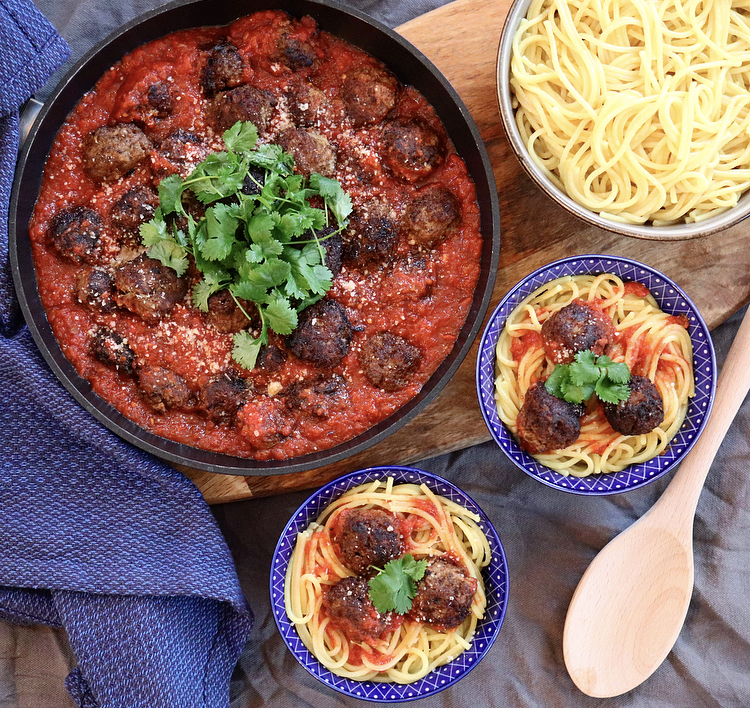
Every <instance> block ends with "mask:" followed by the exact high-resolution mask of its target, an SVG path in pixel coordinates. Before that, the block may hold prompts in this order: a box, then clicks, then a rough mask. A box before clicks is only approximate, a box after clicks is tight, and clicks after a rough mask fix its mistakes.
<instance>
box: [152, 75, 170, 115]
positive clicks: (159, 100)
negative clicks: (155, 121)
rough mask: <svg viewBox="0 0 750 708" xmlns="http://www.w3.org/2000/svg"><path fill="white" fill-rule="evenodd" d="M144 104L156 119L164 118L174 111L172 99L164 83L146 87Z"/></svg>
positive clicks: (160, 82) (167, 86) (167, 85)
mask: <svg viewBox="0 0 750 708" xmlns="http://www.w3.org/2000/svg"><path fill="white" fill-rule="evenodd" d="M146 103H147V104H148V107H149V109H150V110H151V111H152V113H153V114H154V116H155V117H156V118H166V117H167V116H168V115H169V114H170V113H171V112H172V111H173V110H174V99H173V98H172V94H171V93H170V91H169V84H167V82H166V81H159V82H158V83H155V84H152V85H151V86H149V87H148V92H147V93H146Z"/></svg>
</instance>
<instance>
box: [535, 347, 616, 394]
mask: <svg viewBox="0 0 750 708" xmlns="http://www.w3.org/2000/svg"><path fill="white" fill-rule="evenodd" d="M628 381H630V371H629V369H628V366H627V364H624V363H619V362H618V363H615V362H613V361H612V359H610V358H609V357H608V356H606V355H602V356H599V357H596V356H595V355H594V353H593V352H592V351H582V352H578V353H577V354H576V356H575V361H573V362H572V363H570V364H558V365H557V366H556V367H555V368H554V369H553V370H552V374H550V377H549V378H548V379H547V381H545V383H544V387H545V388H546V389H547V391H549V393H551V394H552V395H553V396H557V398H562V399H563V400H564V401H568V402H569V403H583V402H584V401H587V400H588V399H589V398H591V396H592V395H593V394H594V392H596V395H597V396H599V398H600V399H601V400H602V401H604V402H606V403H619V402H620V401H626V400H627V399H628V397H629V396H630V386H628Z"/></svg>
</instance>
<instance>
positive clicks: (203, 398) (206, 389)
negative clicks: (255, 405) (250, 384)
mask: <svg viewBox="0 0 750 708" xmlns="http://www.w3.org/2000/svg"><path fill="white" fill-rule="evenodd" d="M246 398H247V385H246V383H245V379H243V378H241V377H240V376H237V375H236V374H235V373H233V372H227V373H223V374H219V375H218V376H216V377H214V378H212V379H211V380H210V381H209V382H208V383H207V384H206V385H205V386H203V387H202V388H201V390H200V392H199V394H198V405H199V406H200V409H201V410H202V411H203V412H204V413H205V414H206V415H207V416H208V417H209V419H210V420H212V421H213V422H214V423H216V424H217V425H221V424H225V425H233V424H234V422H235V420H236V418H237V412H238V411H239V410H240V409H241V408H242V406H244V405H245V401H246Z"/></svg>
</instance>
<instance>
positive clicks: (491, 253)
mask: <svg viewBox="0 0 750 708" xmlns="http://www.w3.org/2000/svg"><path fill="white" fill-rule="evenodd" d="M264 9H281V10H285V11H287V12H288V13H289V14H291V15H293V16H296V17H301V16H302V15H311V16H312V17H314V18H315V19H316V20H317V22H318V24H319V25H320V27H321V29H323V30H326V31H328V32H331V33H332V34H335V35H338V36H339V37H341V38H343V39H345V40H346V41H348V42H350V43H351V44H354V45H356V46H358V47H360V48H361V49H363V50H364V51H366V52H368V53H369V54H371V55H373V56H374V57H376V58H377V59H380V60H381V61H382V62H384V63H385V64H386V65H387V66H388V67H389V68H390V69H391V71H393V72H394V73H395V74H396V75H397V76H398V78H399V79H400V80H401V81H402V82H403V83H404V84H410V85H412V86H414V87H415V88H417V89H418V90H419V91H420V92H421V93H422V94H423V95H424V96H425V98H426V99H427V100H428V101H429V102H430V103H431V104H432V105H433V107H434V108H435V109H436V110H437V112H438V114H439V115H440V118H441V119H442V121H443V124H444V125H445V128H446V130H447V131H448V134H449V135H450V137H451V140H452V141H453V143H454V145H455V146H456V149H457V151H458V153H459V154H460V155H461V156H462V157H463V159H464V160H465V162H466V165H467V167H468V169H469V172H470V174H471V176H472V178H473V180H474V183H475V184H476V189H477V197H478V201H479V207H480V210H481V228H482V233H483V235H484V243H483V250H482V265H481V271H480V275H479V282H478V283H477V287H476V291H475V293H474V300H473V302H472V306H471V309H470V310H469V314H468V317H467V318H466V322H465V323H464V326H463V328H462V329H461V332H460V334H459V336H458V339H457V340H456V343H455V345H454V347H453V350H452V351H451V352H450V354H449V355H448V356H447V357H446V359H445V360H444V361H443V363H442V364H441V366H440V367H439V368H438V369H437V371H435V373H434V374H433V375H432V377H431V378H430V379H429V381H428V382H427V383H426V384H425V385H424V387H423V388H422V390H421V392H420V393H419V394H418V395H417V396H416V397H415V398H413V399H412V400H411V401H409V402H408V403H406V404H405V405H404V406H403V407H402V408H400V409H399V410H398V411H397V412H396V413H394V414H393V415H392V416H390V417H389V418H387V419H386V420H384V421H382V422H381V423H379V424H378V425H376V426H374V427H372V428H370V429H369V430H367V431H365V432H364V433H362V434H361V435H358V436H357V437H355V438H353V439H351V440H349V441H347V442H345V443H342V444H341V445H337V446H336V447H333V448H330V449H328V450H324V451H321V452H316V453H312V454H309V455H304V456H301V457H296V458H293V459H291V460H285V461H268V462H257V461H255V460H248V459H243V458H237V457H232V456H229V455H222V454H217V453H213V452H207V451H205V450H199V449H197V448H193V447H189V446H187V445H183V444H181V443H176V442H172V441H171V440H166V439H164V438H162V437H159V436H157V435H154V434H153V433H150V432H148V431H146V430H144V429H143V428H141V427H139V426H137V425H135V424H134V423H132V422H131V421H130V420H128V419H127V418H125V417H124V416H123V415H122V414H121V413H119V412H118V411H117V410H116V409H114V408H113V407H112V406H110V405H109V404H108V403H106V402H105V401H104V400H102V399H101V398H99V396H97V395H96V394H95V393H94V392H93V391H92V390H91V386H90V385H89V383H88V382H87V381H86V380H85V379H83V378H81V377H80V376H79V375H78V373H77V372H76V371H75V369H74V368H73V366H72V365H71V364H70V362H69V361H68V360H67V359H66V358H65V356H64V355H63V353H62V351H61V349H60V347H59V345H58V343H57V340H56V339H55V336H54V335H53V333H52V330H51V328H50V326H49V323H48V322H47V316H46V314H45V311H44V308H43V307H42V303H41V301H40V299H39V293H38V291H37V286H36V274H35V271H34V264H33V261H32V256H31V244H30V241H29V237H28V224H29V220H30V218H31V215H32V211H33V208H34V203H35V201H36V199H37V196H38V194H39V188H40V184H41V179H42V172H43V170H44V163H45V161H46V159H47V155H48V153H49V151H50V148H51V146H52V143H53V141H54V139H55V136H56V134H57V131H58V130H59V128H60V126H61V125H62V123H63V122H64V121H65V119H66V117H67V116H68V114H69V113H70V111H71V110H72V109H73V107H74V106H75V105H76V104H77V103H78V101H79V100H80V98H81V96H82V95H83V94H84V93H85V92H86V91H88V90H90V89H91V88H92V87H93V86H94V84H95V83H96V81H97V80H98V79H99V78H100V77H101V76H102V74H104V72H105V71H106V70H107V69H109V68H110V67H111V66H112V65H113V64H115V63H116V62H117V61H119V60H120V59H121V58H122V56H123V55H125V54H127V53H128V52H130V51H132V50H133V49H135V48H136V47H137V46H139V45H141V44H145V43H146V42H150V41H151V40H153V39H157V38H158V37H161V36H163V35H165V34H168V33H170V32H173V31H175V30H179V29H187V28H190V27H200V26H205V25H224V24H228V23H229V22H231V21H233V20H235V19H237V18H238V17H242V16H244V15H248V14H251V13H253V12H255V11H257V10H264ZM9 227H10V228H9V231H10V258H11V267H12V270H13V277H14V282H15V286H16V291H17V294H18V298H19V300H20V303H21V308H22V310H23V313H24V316H25V318H26V322H27V323H28V326H29V329H30V331H31V334H32V335H33V337H34V340H35V341H36V343H37V345H38V346H39V348H40V350H41V352H42V354H43V355H44V358H45V359H46V361H47V363H48V364H49V365H50V367H52V370H53V371H54V372H55V374H56V375H57V377H58V378H59V379H60V381H61V382H62V383H63V385H64V386H65V387H66V388H67V389H68V390H69V391H70V392H71V393H72V394H73V396H74V397H75V398H76V400H77V401H78V402H79V403H80V404H81V405H82V406H83V407H84V408H86V410H88V411H89V412H90V413H92V414H93V415H94V416H95V417H96V418H98V419H99V420H100V421H101V422H102V423H104V425H106V426H107V427H108V428H109V429H110V430H112V431H113V432H115V433H117V434H118V435H120V436H121V437H123V438H125V439H126V440H128V441H129V442H131V443H133V444H134V445H137V446H138V447H140V448H142V449H144V450H146V451H148V452H151V453H153V454H154V455H157V456H158V457H162V458H164V459H166V460H168V461H170V462H176V463H180V464H183V465H187V466H189V467H196V468H199V469H203V470H207V471H209V472H220V473H224V474H241V475H275V474H283V473H287V472H298V471H301V470H306V469H312V468H315V467H321V466H323V465H327V464H330V463H333V462H336V461H337V460H341V459H343V458H345V457H348V456H350V455H353V454H354V453H357V452H360V451H361V450H364V449H365V448H367V447H369V446H371V445H374V444H375V443H377V442H379V441H381V440H383V438H385V437H386V436H388V435H390V434H391V433H393V432H394V431H395V430H397V429H398V428H400V427H401V426H402V425H404V424H405V423H406V422H407V421H408V420H410V419H411V418H413V417H414V416H415V415H416V414H417V413H418V412H419V411H421V410H422V409H423V408H424V407H425V406H426V405H427V404H428V403H429V402H430V401H431V400H432V399H433V398H435V396H436V395H437V394H438V392H439V391H440V390H441V389H442V388H443V386H444V385H445V384H446V383H447V382H448V380H449V379H450V378H451V376H452V375H453V373H454V372H455V371H456V369H457V368H458V366H459V364H460V363H461V361H462V360H463V359H464V357H465V356H466V354H467V352H468V351H469V348H470V346H471V344H472V342H473V341H474V338H475V336H476V334H477V332H478V330H479V327H480V326H481V324H482V319H483V317H484V314H485V312H486V310H487V307H488V305H489V301H490V296H491V294H492V288H493V285H494V282H495V275H496V270H497V263H498V255H499V250H500V214H499V208H498V199H497V188H496V186H495V181H494V177H493V174H492V168H491V166H490V162H489V158H488V157H487V153H486V151H485V148H484V144H483V143H482V139H481V137H480V135H479V131H478V130H477V127H476V125H475V124H474V121H473V120H472V118H471V116H470V115H469V112H468V111H467V109H466V106H464V104H463V102H462V101H461V99H460V98H459V97H458V94H457V93H456V92H455V91H454V90H453V88H452V87H451V86H450V84H449V83H448V82H447V81H446V79H445V78H444V77H443V76H442V74H441V73H440V72H439V71H438V70H437V68H436V67H435V66H434V65H433V64H432V63H431V62H430V61H429V60H428V59H427V58H426V57H425V56H424V55H423V54H422V53H421V52H419V51H418V50H417V49H415V48H414V47H413V46H412V45H411V44H409V43H408V42H407V41H406V40H405V39H403V38H402V37H401V36H400V35H398V34H397V33H396V32H394V31H392V30H390V29H389V28H387V27H386V26H385V25H383V24H381V23H379V22H377V21H375V20H373V19H370V18H369V17H367V16H366V15H363V14H361V13H359V12H356V11H354V10H351V9H349V8H346V7H343V6H341V5H337V4H334V3H330V4H325V5H323V4H320V3H317V2H310V1H308V0H276V1H275V2H274V1H273V0H269V1H266V0H254V1H251V2H248V0H223V1H222V2H216V0H194V1H193V2H181V1H178V2H174V3H171V4H169V5H166V6H164V7H162V8H160V9H158V10H154V11H152V12H149V13H147V14H145V15H142V16H141V17H139V18H136V19H135V20H133V21H132V22H129V23H128V24H126V25H124V26H123V27H122V28H120V29H119V30H118V31H116V32H115V33H114V34H112V35H110V36H109V37H108V38H107V39H105V40H104V41H102V42H101V43H100V44H98V45H97V46H95V47H94V48H93V49H92V50H91V51H89V52H88V53H87V54H86V55H85V56H84V57H82V58H81V60H80V61H79V62H78V63H77V64H76V65H75V66H74V67H73V68H72V69H71V70H70V71H69V72H68V74H67V75H66V76H65V77H64V78H63V79H62V81H61V82H60V84H59V85H58V86H57V88H56V89H55V91H54V92H53V93H52V95H51V96H50V98H49V100H48V101H47V102H46V104H45V105H44V107H43V108H42V110H41V112H40V113H39V115H38V117H37V119H36V121H35V122H34V125H33V126H32V128H31V130H30V132H29V135H28V138H27V140H26V143H25V145H24V148H23V151H22V153H21V155H20V158H19V162H18V168H17V172H16V179H15V183H14V185H13V193H12V196H11V206H10V223H9Z"/></svg>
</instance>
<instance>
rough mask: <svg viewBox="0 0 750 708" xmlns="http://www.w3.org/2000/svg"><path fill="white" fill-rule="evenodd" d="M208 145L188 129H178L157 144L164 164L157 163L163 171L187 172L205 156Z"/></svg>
mask: <svg viewBox="0 0 750 708" xmlns="http://www.w3.org/2000/svg"><path fill="white" fill-rule="evenodd" d="M208 152H209V150H208V147H207V146H206V145H204V144H203V142H202V141H201V139H200V138H199V137H198V136H197V135H196V134H195V133H191V132H190V131H189V130H182V129H178V130H175V131H174V132H173V133H170V134H169V135H167V137H166V138H164V140H162V141H161V143H160V144H159V157H161V158H162V161H163V162H164V163H166V164H162V165H159V167H160V168H161V171H163V172H165V173H174V172H175V171H176V172H179V173H181V174H188V173H190V172H192V171H193V169H194V168H195V166H196V165H197V164H198V163H199V162H201V160H204V159H205V158H206V155H208Z"/></svg>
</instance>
